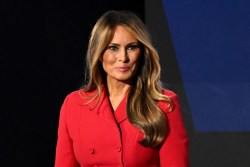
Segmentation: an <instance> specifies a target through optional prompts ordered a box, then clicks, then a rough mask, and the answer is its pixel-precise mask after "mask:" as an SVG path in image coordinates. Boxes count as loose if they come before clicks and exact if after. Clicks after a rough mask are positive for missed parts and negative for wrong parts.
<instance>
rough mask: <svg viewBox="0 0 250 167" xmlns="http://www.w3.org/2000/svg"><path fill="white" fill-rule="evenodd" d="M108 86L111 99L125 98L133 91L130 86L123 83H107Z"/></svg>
mask: <svg viewBox="0 0 250 167" xmlns="http://www.w3.org/2000/svg"><path fill="white" fill-rule="evenodd" d="M106 85H107V90H108V94H109V97H119V96H122V97H123V96H124V95H125V94H126V93H127V92H128V91H129V90H130V89H131V85H130V84H128V83H125V82H121V81H107V83H106Z"/></svg>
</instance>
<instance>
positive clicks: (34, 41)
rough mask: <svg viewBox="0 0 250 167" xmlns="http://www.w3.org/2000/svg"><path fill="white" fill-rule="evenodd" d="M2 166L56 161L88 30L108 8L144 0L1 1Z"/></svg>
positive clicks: (131, 6) (139, 8)
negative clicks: (64, 109) (65, 105)
mask: <svg viewBox="0 0 250 167" xmlns="http://www.w3.org/2000/svg"><path fill="white" fill-rule="evenodd" d="M0 7H1V10H0V11H1V17H2V18H1V26H0V27H1V53H0V54H1V56H0V57H1V58H0V68H1V70H0V76H1V90H2V91H1V93H0V94H1V100H0V104H1V116H0V124H1V135H0V136H1V155H0V156H1V157H0V158H1V160H0V162H1V165H0V166H7V167H15V166H18V167H26V166H31V167H49V166H53V164H54V156H55V155H54V154H55V147H56V139H57V126H58V117H59V110H60V107H61V104H62V102H63V99H64V98H65V96H66V94H68V93H69V92H71V91H73V90H75V89H78V88H79V87H80V85H81V83H82V76H83V64H84V57H85V52H86V47H87V42H88V38H89V33H90V30H91V28H92V27H93V25H94V23H95V21H96V19H97V18H98V17H99V16H100V15H101V14H103V12H105V11H107V10H110V9H127V10H132V11H134V12H135V13H137V14H138V15H139V16H140V17H142V18H143V19H144V1H142V0H137V1H132V0H126V1H115V0H107V1H102V0H92V1H82V0H81V1H80V0H78V1H55V0H51V1H49V0H47V1H28V0H24V1H14V0H6V1H1V5H0Z"/></svg>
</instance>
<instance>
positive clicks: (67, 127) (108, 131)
mask: <svg viewBox="0 0 250 167" xmlns="http://www.w3.org/2000/svg"><path fill="white" fill-rule="evenodd" d="M81 94H84V92H82V91H81V90H78V91H75V92H72V93H71V94H69V95H68V96H67V97H66V99H65V101H64V103H63V105H62V108H61V113H60V120H59V127H58V141H57V147H56V159H55V167H80V166H81V167H90V166H95V167H97V166H101V167H118V166H119V167H122V166H124V167H188V166H189V162H188V137H187V133H186V131H185V128H184V124H183V120H182V116H181V112H180V105H179V102H178V98H177V96H176V95H175V94H174V93H173V92H171V91H167V90H164V94H165V95H168V96H170V97H171V99H172V101H173V103H174V110H173V111H172V112H167V103H166V102H159V103H158V105H159V107H160V108H161V109H162V110H163V111H164V112H165V115H166V117H167V119H168V123H169V129H170V133H169V135H168V137H167V138H166V140H165V141H164V143H163V145H162V146H161V147H160V148H159V149H156V148H148V147H143V146H141V145H140V144H139V141H140V140H141V139H142V138H143V133H142V132H140V131H139V130H138V129H137V128H136V127H134V126H133V125H132V124H131V123H130V122H129V121H128V119H127V118H126V100H127V96H126V97H124V99H123V100H122V102H121V103H120V105H119V106H118V108H117V109H116V111H115V112H112V109H111V106H110V102H109V99H108V97H107V94H106V93H105V90H103V92H102V95H101V100H100V102H99V103H98V105H97V106H96V107H95V108H94V109H92V108H93V107H94V106H95V104H96V100H94V101H93V102H91V103H89V104H88V105H86V104H85V103H86V102H87V100H86V99H84V98H83V97H82V96H81Z"/></svg>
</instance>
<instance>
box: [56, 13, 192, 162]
mask: <svg viewBox="0 0 250 167" xmlns="http://www.w3.org/2000/svg"><path fill="white" fill-rule="evenodd" d="M87 68H88V70H87V76H88V77H87V78H88V80H87V83H86V84H85V85H84V86H83V87H82V88H81V89H80V90H77V91H74V92H72V93H71V94H69V95H68V96H67V97H66V99H65V101H64V104H63V106H62V108H61V113H60V121H59V128H58V141H57V148H56V161H55V167H80V166H81V167H85V166H102V167H108V166H109V167H111V166H114V167H115V166H124V167H130V166H131V167H147V166H150V167H159V166H160V167H188V137H187V134H186V131H185V128H184V124H183V121H182V117H181V113H180V106H179V102H178V98H177V96H176V95H175V93H173V92H171V91H168V90H165V89H163V87H162V86H161V82H160V64H159V57H158V54H157V52H156V50H155V49H154V47H153V46H152V43H151V41H150V37H149V34H148V32H147V30H146V28H145V25H144V24H143V23H142V21H141V20H140V19H139V18H138V17H137V16H136V15H135V14H133V13H131V12H128V11H108V12H106V13H105V14H104V15H103V16H101V17H100V18H99V19H98V21H97V22H96V24H95V26H94V28H93V30H92V33H91V37H90V40H89V45H88V51H87Z"/></svg>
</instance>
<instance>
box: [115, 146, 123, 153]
mask: <svg viewBox="0 0 250 167" xmlns="http://www.w3.org/2000/svg"><path fill="white" fill-rule="evenodd" d="M114 150H115V151H117V152H121V150H122V148H121V146H117V147H115V148H114Z"/></svg>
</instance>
